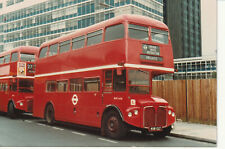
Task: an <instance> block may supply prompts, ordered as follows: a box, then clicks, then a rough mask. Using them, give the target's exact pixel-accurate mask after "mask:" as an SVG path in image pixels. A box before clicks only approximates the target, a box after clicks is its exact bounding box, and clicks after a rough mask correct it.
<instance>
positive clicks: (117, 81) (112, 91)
mask: <svg viewBox="0 0 225 149" xmlns="http://www.w3.org/2000/svg"><path fill="white" fill-rule="evenodd" d="M125 91H126V70H125V69H124V70H123V69H121V68H118V69H113V70H105V71H104V81H103V93H102V94H103V104H104V105H115V106H117V107H118V108H119V107H120V106H122V104H123V102H122V101H123V100H125V98H126V92H125Z"/></svg>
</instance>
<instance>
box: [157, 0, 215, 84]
mask: <svg viewBox="0 0 225 149" xmlns="http://www.w3.org/2000/svg"><path fill="white" fill-rule="evenodd" d="M163 3H164V12H163V13H164V14H163V16H164V22H165V23H166V24H167V25H168V27H169V29H170V36H171V41H172V46H173V54H174V67H175V70H176V72H175V73H174V74H170V75H162V76H158V77H156V78H155V80H168V79H175V80H177V79H209V78H216V76H217V75H216V64H217V61H216V42H217V40H216V38H217V28H216V23H217V13H216V12H217V8H216V0H211V1H210V2H209V1H205V0H164V1H163ZM209 10H210V11H209Z"/></svg>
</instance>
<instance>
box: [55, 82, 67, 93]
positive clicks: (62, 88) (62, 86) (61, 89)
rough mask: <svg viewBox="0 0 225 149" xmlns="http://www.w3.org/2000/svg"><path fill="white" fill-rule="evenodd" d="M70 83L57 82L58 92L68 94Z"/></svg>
mask: <svg viewBox="0 0 225 149" xmlns="http://www.w3.org/2000/svg"><path fill="white" fill-rule="evenodd" d="M67 89H68V81H57V91H58V92H67Z"/></svg>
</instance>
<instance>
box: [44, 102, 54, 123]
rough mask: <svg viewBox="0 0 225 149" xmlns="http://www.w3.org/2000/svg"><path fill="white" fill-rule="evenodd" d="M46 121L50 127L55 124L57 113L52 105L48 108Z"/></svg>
mask: <svg viewBox="0 0 225 149" xmlns="http://www.w3.org/2000/svg"><path fill="white" fill-rule="evenodd" d="M45 120H46V122H47V123H48V124H49V125H52V124H54V122H55V111H54V108H53V106H52V104H49V105H47V107H46V110H45Z"/></svg>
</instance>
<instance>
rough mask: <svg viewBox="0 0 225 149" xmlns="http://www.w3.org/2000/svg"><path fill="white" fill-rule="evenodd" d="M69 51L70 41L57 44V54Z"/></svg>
mask: <svg viewBox="0 0 225 149" xmlns="http://www.w3.org/2000/svg"><path fill="white" fill-rule="evenodd" d="M69 50H70V40H67V41H64V42H62V43H60V44H59V53H64V52H67V51H69Z"/></svg>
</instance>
